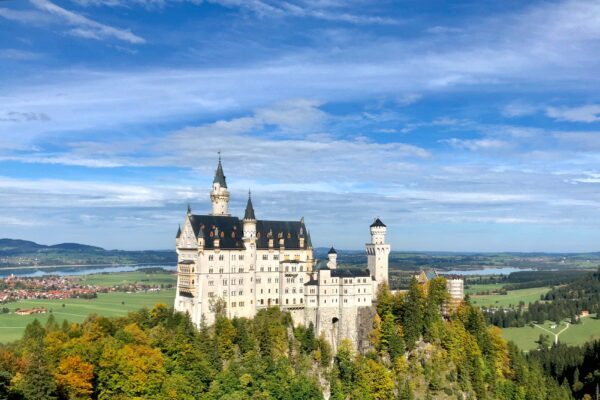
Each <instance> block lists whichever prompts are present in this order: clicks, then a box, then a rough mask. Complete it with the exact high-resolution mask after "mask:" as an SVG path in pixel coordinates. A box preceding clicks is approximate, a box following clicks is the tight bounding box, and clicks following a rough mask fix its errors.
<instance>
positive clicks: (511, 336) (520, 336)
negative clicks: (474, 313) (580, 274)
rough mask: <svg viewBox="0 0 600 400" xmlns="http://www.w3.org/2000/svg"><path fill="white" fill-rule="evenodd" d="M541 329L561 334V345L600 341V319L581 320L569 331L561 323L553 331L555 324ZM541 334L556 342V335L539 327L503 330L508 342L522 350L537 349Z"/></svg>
mask: <svg viewBox="0 0 600 400" xmlns="http://www.w3.org/2000/svg"><path fill="white" fill-rule="evenodd" d="M539 325H540V326H541V327H543V328H545V329H546V330H548V331H550V332H552V333H555V334H556V333H559V332H561V331H562V333H560V335H559V336H558V340H559V341H560V342H561V343H566V344H570V345H581V344H583V343H585V342H588V341H591V340H596V339H600V319H596V318H594V317H586V318H582V319H581V323H579V324H575V325H570V326H569V327H568V328H567V329H565V328H566V327H567V324H566V322H561V323H560V325H558V326H556V328H554V329H552V327H551V326H552V325H553V323H552V322H550V321H546V322H545V323H544V324H539ZM540 334H544V335H548V336H549V337H550V342H551V343H553V342H554V335H551V334H550V333H549V332H547V331H545V330H543V329H541V328H539V327H537V326H533V327H531V326H530V325H526V326H524V327H522V328H504V329H502V336H504V338H505V339H506V340H510V341H513V342H515V344H516V345H517V346H519V347H520V348H521V349H522V350H532V349H535V348H536V347H537V346H538V344H537V343H536V341H537V340H538V339H539V337H540Z"/></svg>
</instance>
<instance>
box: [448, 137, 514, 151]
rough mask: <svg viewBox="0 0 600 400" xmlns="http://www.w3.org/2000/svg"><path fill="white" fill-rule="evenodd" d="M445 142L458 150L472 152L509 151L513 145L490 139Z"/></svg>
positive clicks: (450, 140)
mask: <svg viewBox="0 0 600 400" xmlns="http://www.w3.org/2000/svg"><path fill="white" fill-rule="evenodd" d="M443 142H446V143H448V144H449V145H451V146H452V147H455V148H457V149H465V150H471V151H478V150H501V149H507V148H509V147H511V144H510V143H508V142H506V141H502V140H498V139H489V138H484V139H458V138H451V139H447V140H443Z"/></svg>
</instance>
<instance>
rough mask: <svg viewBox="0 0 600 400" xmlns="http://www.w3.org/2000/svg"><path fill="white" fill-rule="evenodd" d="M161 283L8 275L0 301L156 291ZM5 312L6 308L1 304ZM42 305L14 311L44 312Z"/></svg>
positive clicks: (0, 289)
mask: <svg viewBox="0 0 600 400" xmlns="http://www.w3.org/2000/svg"><path fill="white" fill-rule="evenodd" d="M160 289H161V285H157V284H148V283H137V282H136V283H127V284H115V285H112V286H100V285H90V284H85V283H83V282H82V279H81V278H80V277H75V276H44V277H19V276H15V275H10V276H9V277H7V278H4V279H1V280H0V304H5V303H10V302H17V301H20V300H32V299H43V300H61V299H75V298H76V299H95V298H97V297H98V293H109V292H127V293H136V292H153V291H159V290H160ZM2 310H5V311H3V312H7V310H8V309H7V308H3V309H2ZM45 312H47V310H46V309H45V308H43V307H40V308H32V309H17V310H15V314H18V315H30V314H43V313H45Z"/></svg>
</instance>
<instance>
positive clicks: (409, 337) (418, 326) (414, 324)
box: [402, 277, 423, 350]
mask: <svg viewBox="0 0 600 400" xmlns="http://www.w3.org/2000/svg"><path fill="white" fill-rule="evenodd" d="M402 327H403V329H404V340H405V342H406V346H407V347H408V349H409V350H412V349H413V348H414V347H415V344H416V342H417V340H419V338H420V337H421V332H422V331H423V293H422V291H421V288H420V287H419V283H418V282H417V279H416V278H414V277H413V279H412V280H411V282H410V287H409V289H408V293H407V294H406V298H405V301H404V309H403V310H402Z"/></svg>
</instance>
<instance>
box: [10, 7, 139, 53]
mask: <svg viewBox="0 0 600 400" xmlns="http://www.w3.org/2000/svg"><path fill="white" fill-rule="evenodd" d="M29 1H30V3H31V4H32V5H33V6H34V7H36V8H37V9H38V10H40V11H41V12H39V11H31V10H25V11H20V10H11V9H6V8H1V9H0V16H2V17H4V18H7V19H10V20H13V21H18V22H21V23H24V24H33V25H49V24H63V25H67V26H70V27H72V28H71V29H69V30H67V33H68V34H70V35H73V36H78V37H82V38H86V39H96V40H104V39H117V40H121V41H125V42H128V43H131V44H142V43H145V42H146V41H145V40H144V39H143V38H142V37H140V36H138V35H135V34H134V33H132V32H131V31H130V30H128V29H120V28H115V27H112V26H109V25H105V24H102V23H100V22H97V21H94V20H92V19H89V18H87V17H85V16H83V15H81V14H78V13H76V12H73V11H70V10H67V9H65V8H62V7H59V6H57V5H56V4H54V3H52V2H50V1H48V0H29Z"/></svg>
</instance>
